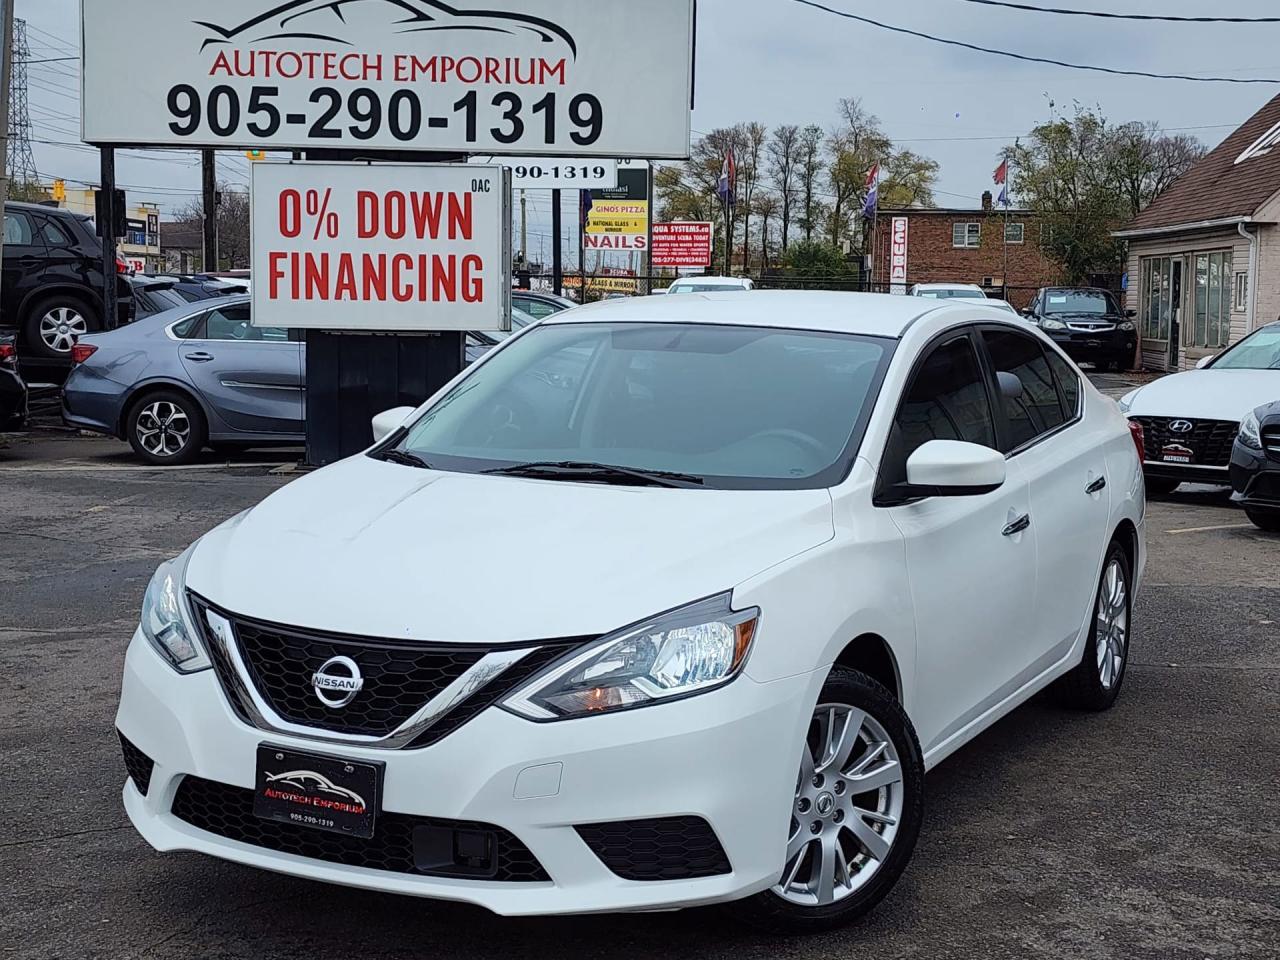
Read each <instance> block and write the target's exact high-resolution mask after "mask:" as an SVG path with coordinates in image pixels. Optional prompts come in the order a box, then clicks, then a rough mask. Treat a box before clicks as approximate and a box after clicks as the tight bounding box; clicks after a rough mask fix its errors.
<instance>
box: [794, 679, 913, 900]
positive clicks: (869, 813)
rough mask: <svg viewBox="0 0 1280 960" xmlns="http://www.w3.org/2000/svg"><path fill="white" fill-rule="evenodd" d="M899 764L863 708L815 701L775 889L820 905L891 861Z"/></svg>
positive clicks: (900, 788) (900, 789) (900, 787)
mask: <svg viewBox="0 0 1280 960" xmlns="http://www.w3.org/2000/svg"><path fill="white" fill-rule="evenodd" d="M904 794H905V787H904V784H903V771H902V764H901V761H900V759H899V756H898V751H897V749H896V748H895V747H894V745H893V740H892V739H891V738H890V736H889V734H888V733H887V732H886V731H885V729H884V727H883V726H882V725H881V724H880V722H879V721H877V720H876V719H875V718H874V717H872V716H871V715H870V714H868V713H867V712H866V711H864V710H860V709H858V708H857V707H851V706H848V705H845V704H832V703H826V704H820V705H819V706H818V708H817V709H816V710H815V711H814V715H813V720H812V722H811V723H810V725H809V736H808V739H807V741H806V745H805V750H804V752H803V755H802V757H801V762H800V777H799V779H798V781H797V784H796V796H795V803H794V804H793V806H792V809H791V831H790V835H789V837H788V839H787V856H786V867H785V868H784V869H783V871H782V879H781V881H780V882H779V883H778V884H777V885H775V886H774V887H773V892H774V894H776V895H777V896H779V897H781V898H782V899H784V900H786V901H789V902H791V903H795V904H798V905H800V906H806V907H821V906H826V905H827V904H831V903H835V902H837V901H839V900H843V899H844V898H845V897H848V896H850V895H851V894H853V893H855V892H857V891H858V890H860V889H861V888H862V887H863V886H865V885H866V884H867V882H868V881H870V880H871V878H872V877H874V876H875V875H876V873H877V872H878V871H879V869H880V867H881V866H882V865H883V864H884V862H885V861H886V860H887V859H888V857H889V853H890V851H891V850H892V849H893V844H894V840H895V839H896V838H897V835H898V826H899V824H900V823H901V821H902V811H903V801H904Z"/></svg>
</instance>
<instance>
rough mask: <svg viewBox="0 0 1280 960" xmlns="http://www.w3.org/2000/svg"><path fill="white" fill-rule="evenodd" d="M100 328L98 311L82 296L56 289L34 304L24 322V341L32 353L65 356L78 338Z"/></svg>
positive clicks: (55, 358) (59, 357)
mask: <svg viewBox="0 0 1280 960" xmlns="http://www.w3.org/2000/svg"><path fill="white" fill-rule="evenodd" d="M101 328H102V323H101V320H100V318H99V315H98V311H97V310H96V309H95V308H94V307H93V306H92V304H90V303H89V302H88V301H86V300H85V299H84V298H83V297H79V296H76V295H75V294H73V293H55V294H52V295H50V296H47V297H42V298H41V299H40V300H38V301H36V302H35V303H34V304H32V305H31V308H30V309H29V310H28V311H27V316H26V318H25V319H24V320H23V322H22V342H23V345H24V346H25V347H26V348H27V352H28V354H30V355H31V356H34V357H42V358H45V359H49V360H65V359H69V358H70V357H71V348H72V347H73V346H74V345H75V342H76V340H77V339H79V338H80V337H81V336H83V335H84V334H86V333H93V332H95V331H97V330H100V329H101Z"/></svg>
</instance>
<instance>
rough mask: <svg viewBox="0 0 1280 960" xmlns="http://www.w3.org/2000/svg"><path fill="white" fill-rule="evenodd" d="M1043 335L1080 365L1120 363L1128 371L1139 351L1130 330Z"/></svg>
mask: <svg viewBox="0 0 1280 960" xmlns="http://www.w3.org/2000/svg"><path fill="white" fill-rule="evenodd" d="M1045 333H1047V334H1048V335H1049V338H1050V339H1051V340H1053V342H1054V343H1056V344H1057V345H1058V346H1059V347H1061V348H1062V351H1063V352H1064V353H1065V354H1066V355H1067V356H1069V357H1070V358H1071V359H1072V360H1075V361H1077V362H1079V363H1114V362H1120V363H1122V364H1124V365H1125V366H1126V368H1128V367H1132V366H1133V362H1134V359H1135V358H1136V356H1137V352H1138V334H1137V332H1136V331H1133V330H1128V331H1126V330H1108V331H1101V332H1092V331H1081V330H1046V331H1045Z"/></svg>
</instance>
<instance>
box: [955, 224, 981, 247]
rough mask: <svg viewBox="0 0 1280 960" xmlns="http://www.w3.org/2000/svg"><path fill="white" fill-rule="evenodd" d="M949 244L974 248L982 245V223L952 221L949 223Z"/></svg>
mask: <svg viewBox="0 0 1280 960" xmlns="http://www.w3.org/2000/svg"><path fill="white" fill-rule="evenodd" d="M951 245H952V246H953V247H963V248H966V249H970V250H976V249H977V248H978V247H980V246H982V224H980V223H953V224H952V225H951Z"/></svg>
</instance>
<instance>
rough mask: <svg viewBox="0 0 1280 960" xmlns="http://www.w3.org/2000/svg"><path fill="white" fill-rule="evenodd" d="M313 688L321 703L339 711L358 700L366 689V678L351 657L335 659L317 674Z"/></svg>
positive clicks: (312, 680) (313, 679)
mask: <svg viewBox="0 0 1280 960" xmlns="http://www.w3.org/2000/svg"><path fill="white" fill-rule="evenodd" d="M311 686H312V688H313V689H314V690H315V692H316V696H317V697H318V698H319V699H320V702H321V703H323V704H324V705H325V706H326V707H332V708H333V709H334V710H339V709H341V708H342V707H345V706H346V705H347V704H349V703H350V702H351V701H352V700H354V699H355V698H356V694H358V693H359V692H360V690H361V689H362V688H363V687H364V677H363V676H362V675H361V673H360V668H359V667H358V666H356V662H355V661H354V660H352V659H351V658H350V657H334V658H333V659H332V660H329V661H328V662H326V663H325V665H324V666H323V667H321V668H320V669H319V670H317V671H316V672H315V675H314V676H313V677H312V678H311Z"/></svg>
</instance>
